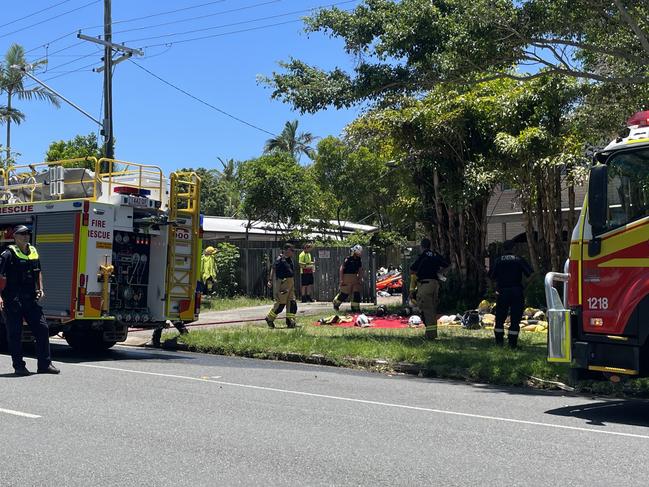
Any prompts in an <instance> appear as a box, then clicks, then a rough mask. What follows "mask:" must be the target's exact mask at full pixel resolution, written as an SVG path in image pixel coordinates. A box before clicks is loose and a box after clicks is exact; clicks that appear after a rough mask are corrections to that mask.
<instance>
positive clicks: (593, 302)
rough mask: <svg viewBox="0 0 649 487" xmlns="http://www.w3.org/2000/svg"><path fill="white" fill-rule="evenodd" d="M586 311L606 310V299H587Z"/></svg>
mask: <svg viewBox="0 0 649 487" xmlns="http://www.w3.org/2000/svg"><path fill="white" fill-rule="evenodd" d="M588 309H608V298H588Z"/></svg>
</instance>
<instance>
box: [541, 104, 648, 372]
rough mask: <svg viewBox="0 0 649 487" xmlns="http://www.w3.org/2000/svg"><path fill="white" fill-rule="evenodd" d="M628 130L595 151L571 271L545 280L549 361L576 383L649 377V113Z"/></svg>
mask: <svg viewBox="0 0 649 487" xmlns="http://www.w3.org/2000/svg"><path fill="white" fill-rule="evenodd" d="M627 125H628V128H627V129H626V131H625V132H624V133H623V134H621V135H620V136H619V137H618V138H616V139H615V140H614V141H613V142H611V143H610V144H609V145H608V146H607V147H606V148H605V149H603V150H601V151H599V152H597V153H596V154H595V157H594V161H593V165H592V167H591V168H590V175H589V181H588V193H587V196H586V198H585V201H584V204H583V205H582V209H581V214H580V216H579V219H578V222H577V225H576V227H575V228H574V230H573V233H572V237H571V242H570V253H569V259H568V261H567V262H566V264H565V268H564V272H562V273H556V272H551V273H549V274H547V275H546V278H545V293H546V300H547V305H548V320H549V328H548V329H549V333H548V360H550V361H553V362H565V363H570V364H571V366H572V372H573V374H572V375H573V379H579V378H586V377H594V376H595V375H598V376H600V377H601V376H602V374H603V375H604V376H607V375H608V376H610V377H617V378H618V379H619V378H620V376H636V377H638V376H640V377H643V376H649V340H648V338H649V111H645V112H639V113H636V114H635V115H633V116H632V117H631V118H630V119H629V120H628V123H627ZM558 283H563V297H561V296H560V295H559V291H558V290H557V288H556V287H555V286H556V285H557V284H558Z"/></svg>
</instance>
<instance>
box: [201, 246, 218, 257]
mask: <svg viewBox="0 0 649 487" xmlns="http://www.w3.org/2000/svg"><path fill="white" fill-rule="evenodd" d="M204 252H205V255H212V254H213V253H214V252H216V249H215V248H214V247H212V246H211V245H210V246H209V247H205V251H204Z"/></svg>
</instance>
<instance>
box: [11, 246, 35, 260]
mask: <svg viewBox="0 0 649 487" xmlns="http://www.w3.org/2000/svg"><path fill="white" fill-rule="evenodd" d="M9 248H10V249H11V250H13V252H14V254H16V257H18V258H19V259H22V260H36V259H38V251H37V250H36V247H34V246H32V245H29V255H25V254H23V252H22V250H20V248H18V246H17V245H10V246H9Z"/></svg>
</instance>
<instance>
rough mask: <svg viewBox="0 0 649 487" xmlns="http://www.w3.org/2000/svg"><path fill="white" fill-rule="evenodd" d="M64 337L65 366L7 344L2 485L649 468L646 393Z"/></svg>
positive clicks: (315, 480) (477, 480)
mask: <svg viewBox="0 0 649 487" xmlns="http://www.w3.org/2000/svg"><path fill="white" fill-rule="evenodd" d="M53 348H54V354H55V358H56V361H57V365H59V366H60V368H61V370H62V374H61V375H60V376H42V375H34V376H31V377H26V378H14V377H12V376H10V375H9V373H10V372H11V368H10V360H9V357H7V356H4V355H2V356H0V439H1V442H0V444H1V445H2V447H1V448H2V450H1V454H0V485H2V486H9V485H11V486H14V485H20V486H52V485H56V486H89V485H92V486H115V485H138V486H139V485H147V486H157V485H171V486H184V485H187V486H190V485H191V486H198V485H210V486H216V485H218V486H222V485H264V486H266V485H272V486H279V485H391V486H392V485H408V486H411V485H422V486H423V485H425V486H433V485H434V486H450V485H457V486H473V485H475V486H485V485H488V486H518V485H520V486H536V485H539V486H541V485H542V486H556V485H561V486H573V485H575V486H582V485H583V486H611V485H625V486H635V485H638V486H640V485H642V486H646V485H647V482H648V481H647V479H648V478H649V462H647V457H648V456H649V427H648V426H649V404H648V403H644V402H636V401H629V402H626V401H604V400H598V399H593V398H584V397H574V396H565V395H563V396H562V395H560V394H548V393H534V392H529V391H527V392H526V391H524V390H519V389H505V388H492V387H487V386H480V385H467V384H460V383H455V382H448V381H436V380H427V379H419V378H414V377H390V376H387V375H379V374H372V373H364V372H355V371H349V370H343V369H336V368H328V367H318V366H310V365H296V364H287V363H277V362H268V361H257V360H249V359H236V358H225V357H218V356H207V355H200V354H183V353H170V352H164V351H150V350H141V349H129V348H125V347H122V348H116V349H115V350H113V351H112V352H110V353H109V354H108V355H106V356H105V357H103V358H97V357H94V358H93V357H80V356H77V355H75V354H73V352H72V351H71V350H70V349H69V348H68V347H66V346H63V345H55V346H54V347H53ZM28 366H29V367H31V368H32V369H34V368H35V362H34V360H31V359H29V360H28ZM4 371H6V372H7V373H5V374H3V372H4Z"/></svg>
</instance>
